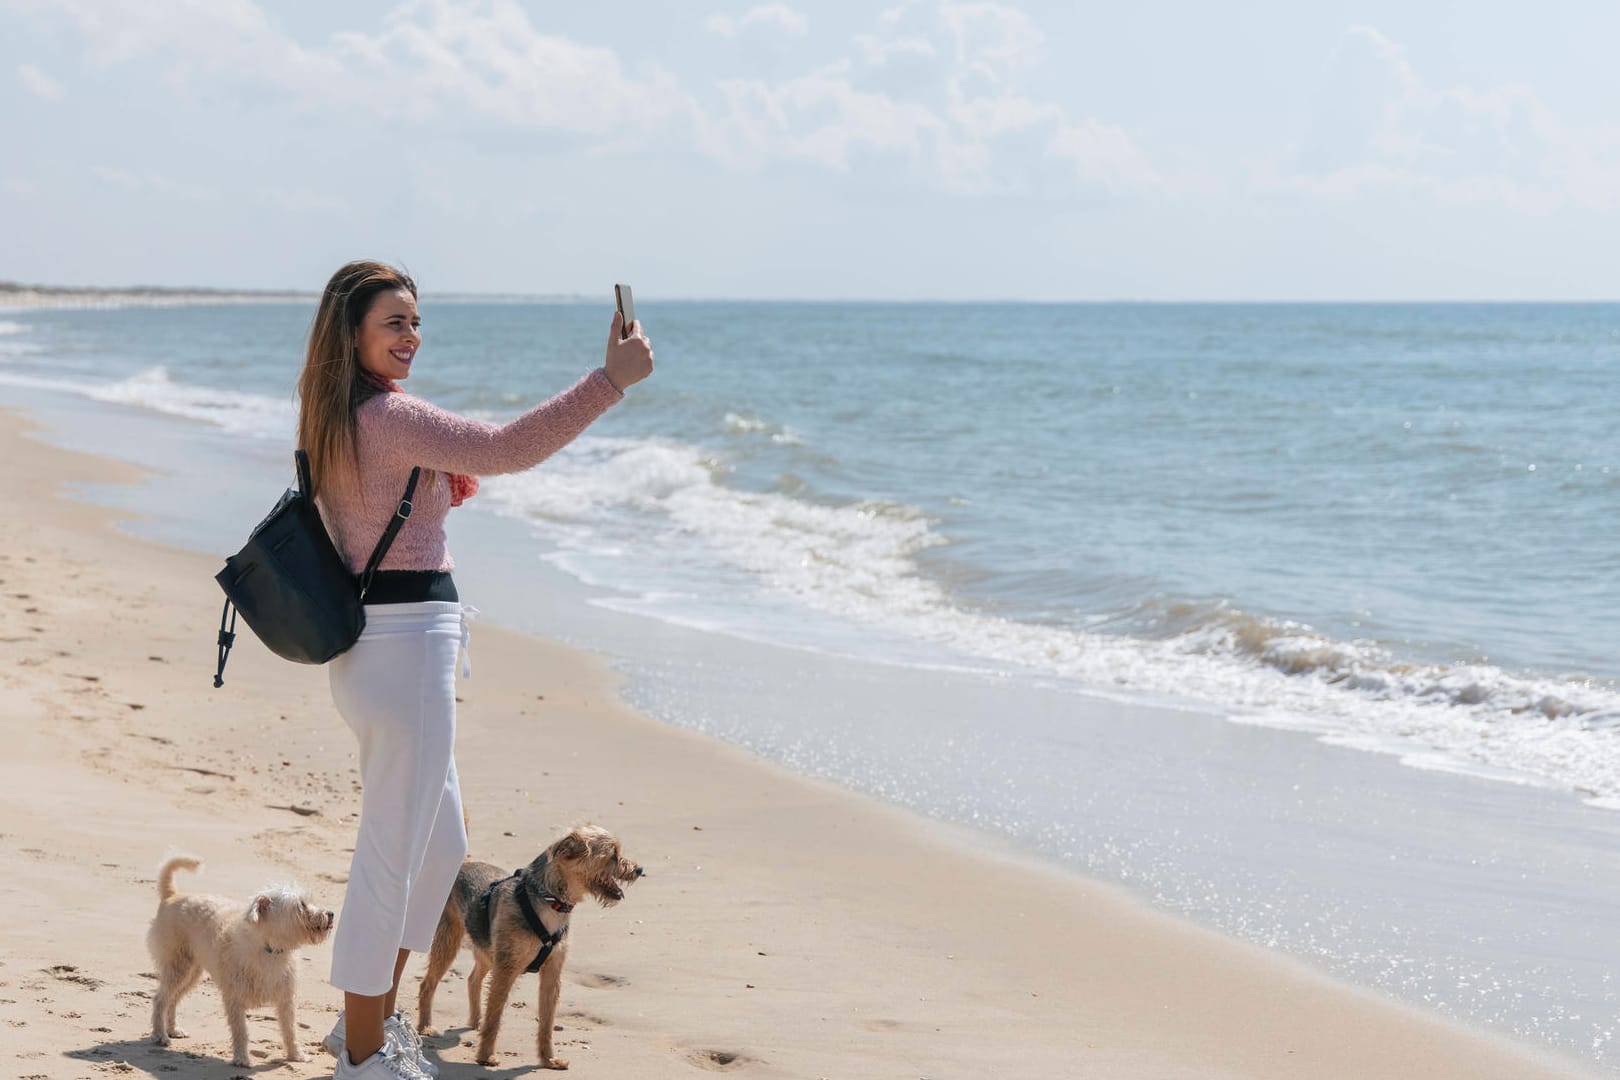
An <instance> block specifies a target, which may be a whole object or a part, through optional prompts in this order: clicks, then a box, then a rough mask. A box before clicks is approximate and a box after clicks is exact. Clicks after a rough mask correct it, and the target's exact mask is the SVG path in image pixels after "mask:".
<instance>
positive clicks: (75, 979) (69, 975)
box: [44, 964, 106, 990]
mask: <svg viewBox="0 0 1620 1080" xmlns="http://www.w3.org/2000/svg"><path fill="white" fill-rule="evenodd" d="M44 971H45V974H47V975H53V976H55V977H56V978H58V979H60V980H62V981H63V982H65V983H73V984H74V985H75V986H82V987H84V988H85V989H86V990H99V989H101V987H102V986H104V985H106V984H105V983H103V982H102V981H101V980H100V979H94V978H91V977H90V976H89V975H81V974H80V973H79V969H78V968H76V967H74V966H73V965H72V964H56V965H55V966H53V967H48V968H45V969H44Z"/></svg>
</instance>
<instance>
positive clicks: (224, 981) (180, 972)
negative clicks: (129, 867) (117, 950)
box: [146, 855, 332, 1065]
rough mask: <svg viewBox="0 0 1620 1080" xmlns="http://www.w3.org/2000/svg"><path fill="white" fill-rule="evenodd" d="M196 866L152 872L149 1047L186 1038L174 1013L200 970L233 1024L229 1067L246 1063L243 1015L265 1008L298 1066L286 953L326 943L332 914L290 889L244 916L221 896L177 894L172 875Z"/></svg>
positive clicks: (261, 900) (177, 862)
mask: <svg viewBox="0 0 1620 1080" xmlns="http://www.w3.org/2000/svg"><path fill="white" fill-rule="evenodd" d="M201 865H202V863H201V862H199V861H198V860H197V859H193V858H190V857H188V856H183V855H182V856H177V857H175V858H172V859H170V860H169V861H168V862H166V863H164V864H163V868H162V869H161V870H159V871H158V912H157V917H156V918H154V919H153V920H152V928H151V929H150V930H148V931H147V933H146V945H147V948H149V949H151V950H152V959H153V960H154V961H155V962H156V963H157V971H158V986H157V993H156V994H154V995H153V997H152V1041H153V1042H155V1043H157V1044H158V1045H159V1046H168V1045H169V1040H170V1039H171V1038H184V1037H185V1035H186V1033H185V1032H184V1031H181V1030H180V1028H179V1027H177V1026H176V1025H175V1022H174V1011H175V1007H176V1006H178V1005H179V1004H180V999H181V998H183V997H185V996H186V994H188V993H190V992H191V990H192V988H194V987H195V986H196V985H197V983H198V982H199V981H200V980H201V979H202V977H203V973H204V972H205V971H206V972H207V973H208V974H209V975H210V976H212V978H213V980H214V985H215V986H217V987H218V988H219V996H220V997H221V998H222V999H223V1001H224V1005H225V1019H226V1020H227V1021H228V1022H229V1023H230V1025H231V1062H232V1064H235V1065H249V1064H252V1061H251V1059H249V1057H248V1032H247V1011H248V1010H249V1009H253V1008H258V1007H260V1006H263V1005H271V1004H273V1005H275V1007H276V1012H277V1015H278V1018H279V1019H280V1020H281V1039H282V1042H283V1043H285V1044H286V1047H287V1060H288V1061H303V1060H304V1052H303V1051H302V1050H300V1049H299V1048H298V1036H297V1032H296V1027H297V1025H296V1023H295V1022H294V1017H293V999H294V994H295V991H296V989H297V983H296V976H295V973H294V971H293V962H292V951H293V950H294V949H296V948H298V947H299V946H300V945H318V944H320V943H321V942H322V941H324V940H326V935H327V934H329V933H331V931H332V913H331V912H330V911H320V910H317V909H316V908H315V907H313V906H312V905H311V904H310V903H309V902H308V901H307V900H306V899H305V898H304V896H303V894H302V893H301V892H299V890H298V889H297V888H296V887H295V886H287V887H282V888H276V889H269V890H266V891H264V892H261V893H260V894H259V895H257V896H255V897H254V898H253V900H252V901H251V902H250V903H249V904H248V905H247V908H246V910H244V909H243V907H242V905H241V904H240V903H238V902H236V901H232V900H227V899H225V898H224V897H221V896H201V895H195V896H190V895H186V894H184V893H178V892H176V891H175V887H174V872H175V871H176V870H196V869H197V868H198V867H199V866H201Z"/></svg>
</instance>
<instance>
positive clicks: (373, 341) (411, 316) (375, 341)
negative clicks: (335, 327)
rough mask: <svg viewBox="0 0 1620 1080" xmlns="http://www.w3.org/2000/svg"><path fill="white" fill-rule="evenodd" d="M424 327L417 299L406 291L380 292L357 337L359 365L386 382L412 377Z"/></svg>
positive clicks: (373, 301)
mask: <svg viewBox="0 0 1620 1080" xmlns="http://www.w3.org/2000/svg"><path fill="white" fill-rule="evenodd" d="M421 326H422V318H421V316H419V315H417V313H416V297H414V296H412V295H411V294H410V293H409V292H408V291H406V290H405V289H393V290H390V291H388V292H380V293H378V294H377V295H376V297H375V298H374V299H373V300H372V301H371V310H370V311H367V312H366V315H365V318H363V319H361V320H360V329H359V331H358V333H357V334H356V335H355V348H356V350H357V351H358V352H359V354H360V366H361V367H363V368H365V369H366V370H367V371H369V372H371V373H372V374H373V375H376V376H377V377H379V378H383V379H396V380H398V379H408V378H410V377H411V361H412V360H413V359H415V358H416V350H417V349H419V348H421V347H422V333H421Z"/></svg>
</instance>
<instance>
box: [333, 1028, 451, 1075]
mask: <svg viewBox="0 0 1620 1080" xmlns="http://www.w3.org/2000/svg"><path fill="white" fill-rule="evenodd" d="M332 1080H427V1073H425V1072H423V1071H422V1070H421V1069H418V1068H417V1067H416V1064H415V1062H413V1061H411V1057H410V1051H409V1050H406V1049H405V1048H404V1047H402V1046H400V1045H399V1043H397V1042H395V1041H394V1040H393V1039H391V1038H390V1039H384V1040H383V1044H382V1049H381V1050H378V1051H377V1052H376V1053H375V1054H372V1055H371V1056H370V1057H368V1058H366V1060H364V1061H362V1062H361V1063H360V1064H358V1065H355V1064H351V1063H350V1061H349V1052H348V1051H347V1050H340V1051H339V1052H338V1056H337V1071H336V1072H334V1073H333V1074H332Z"/></svg>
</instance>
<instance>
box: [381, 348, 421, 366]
mask: <svg viewBox="0 0 1620 1080" xmlns="http://www.w3.org/2000/svg"><path fill="white" fill-rule="evenodd" d="M388 355H389V356H392V357H393V358H394V359H395V360H398V361H399V362H400V363H402V364H408V363H410V362H411V357H413V356H415V355H416V352H415V350H406V351H405V352H395V351H394V350H393V349H389V350H388Z"/></svg>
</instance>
